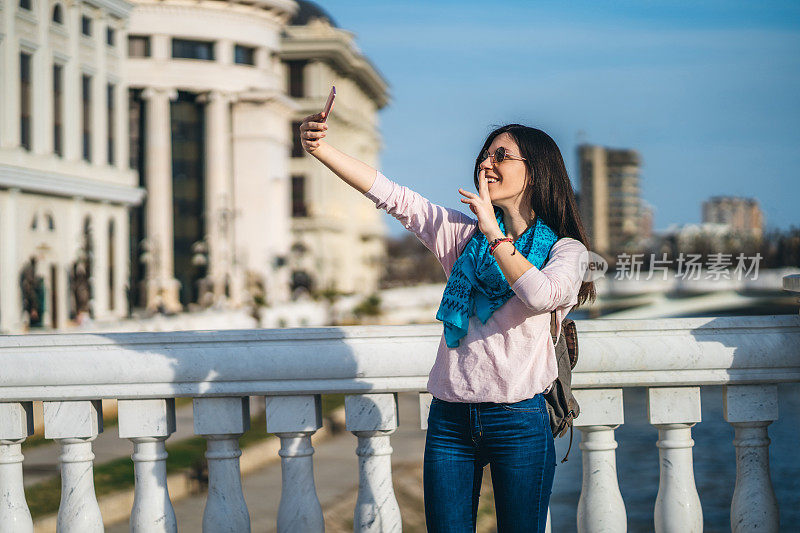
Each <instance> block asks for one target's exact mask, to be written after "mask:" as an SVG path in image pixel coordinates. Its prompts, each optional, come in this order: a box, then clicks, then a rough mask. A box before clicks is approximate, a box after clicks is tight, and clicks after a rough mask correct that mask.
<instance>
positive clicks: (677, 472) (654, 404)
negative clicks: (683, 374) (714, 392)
mask: <svg viewBox="0 0 800 533" xmlns="http://www.w3.org/2000/svg"><path fill="white" fill-rule="evenodd" d="M647 392H648V397H647V416H648V418H649V420H650V423H651V424H653V425H654V426H655V427H656V428H658V443H657V446H658V462H659V471H660V476H659V481H658V495H657V496H656V508H655V513H654V518H655V531H656V533H662V532H663V533H699V532H701V531H703V510H702V508H701V507H700V496H698V494H697V488H696V487H695V483H694V463H693V461H692V446H694V441H693V440H692V426H693V425H695V424H696V423H697V422H700V388H699V387H664V388H652V389H649V390H648V391H647Z"/></svg>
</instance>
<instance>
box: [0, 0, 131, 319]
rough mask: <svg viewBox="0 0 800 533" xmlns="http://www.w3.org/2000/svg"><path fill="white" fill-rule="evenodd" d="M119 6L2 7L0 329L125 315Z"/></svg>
mask: <svg viewBox="0 0 800 533" xmlns="http://www.w3.org/2000/svg"><path fill="white" fill-rule="evenodd" d="M132 7H133V5H132V4H130V3H129V2H126V1H122V0H91V1H89V0H84V1H80V0H2V2H0V22H1V24H0V330H1V331H2V332H3V333H18V332H21V331H24V329H25V328H26V327H35V326H51V327H65V326H68V325H69V324H70V323H74V321H81V320H83V319H84V318H86V317H89V316H92V317H94V318H95V319H100V320H111V319H114V318H118V317H123V316H127V314H128V298H127V293H126V292H127V291H126V287H127V285H128V265H129V257H128V222H129V219H128V210H129V207H130V206H133V205H136V204H138V203H140V202H141V200H142V197H143V194H144V191H143V190H141V189H140V188H138V187H137V177H136V173H135V172H133V171H131V170H130V168H129V165H128V109H127V107H128V105H127V101H128V93H127V87H126V84H125V75H124V65H125V59H126V49H125V46H126V38H125V25H126V24H127V19H128V17H129V15H130V11H131V9H132Z"/></svg>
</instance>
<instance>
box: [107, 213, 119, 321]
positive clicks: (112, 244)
mask: <svg viewBox="0 0 800 533" xmlns="http://www.w3.org/2000/svg"><path fill="white" fill-rule="evenodd" d="M116 244H117V242H116V238H115V236H114V221H113V220H109V221H108V310H109V311H113V310H114V306H115V304H116V302H115V301H114V273H115V272H114V271H115V270H116V265H115V264H114V258H115V256H116V255H117V254H116V253H115V250H116Z"/></svg>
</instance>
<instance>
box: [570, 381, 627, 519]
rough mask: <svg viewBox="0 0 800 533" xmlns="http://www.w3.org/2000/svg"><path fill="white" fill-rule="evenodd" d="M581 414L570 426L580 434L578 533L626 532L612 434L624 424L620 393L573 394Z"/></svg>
mask: <svg viewBox="0 0 800 533" xmlns="http://www.w3.org/2000/svg"><path fill="white" fill-rule="evenodd" d="M572 392H573V394H574V395H575V399H576V400H577V401H578V404H579V405H580V406H581V413H580V415H579V416H578V417H577V418H576V419H575V421H574V422H573V426H574V427H575V429H577V430H579V431H580V432H581V443H580V449H581V458H582V463H583V484H582V485H581V496H580V500H578V531H579V532H581V533H589V532H592V533H599V532H609V533H610V532H617V531H626V530H627V527H628V521H627V515H626V513H625V502H624V501H623V500H622V495H621V494H620V492H619V483H618V481H617V458H616V449H617V441H616V440H614V430H615V429H616V428H618V427H619V426H620V424H623V423H624V422H625V413H624V409H623V404H622V389H580V390H573V391H572Z"/></svg>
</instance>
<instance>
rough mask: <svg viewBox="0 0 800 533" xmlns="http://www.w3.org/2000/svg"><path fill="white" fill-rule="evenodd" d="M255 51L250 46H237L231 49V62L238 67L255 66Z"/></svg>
mask: <svg viewBox="0 0 800 533" xmlns="http://www.w3.org/2000/svg"><path fill="white" fill-rule="evenodd" d="M255 57H256V49H255V48H253V47H252V46H242V45H241V44H237V45H236V46H235V47H234V49H233V60H234V62H236V63H238V64H239V65H255V64H256V60H255Z"/></svg>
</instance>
